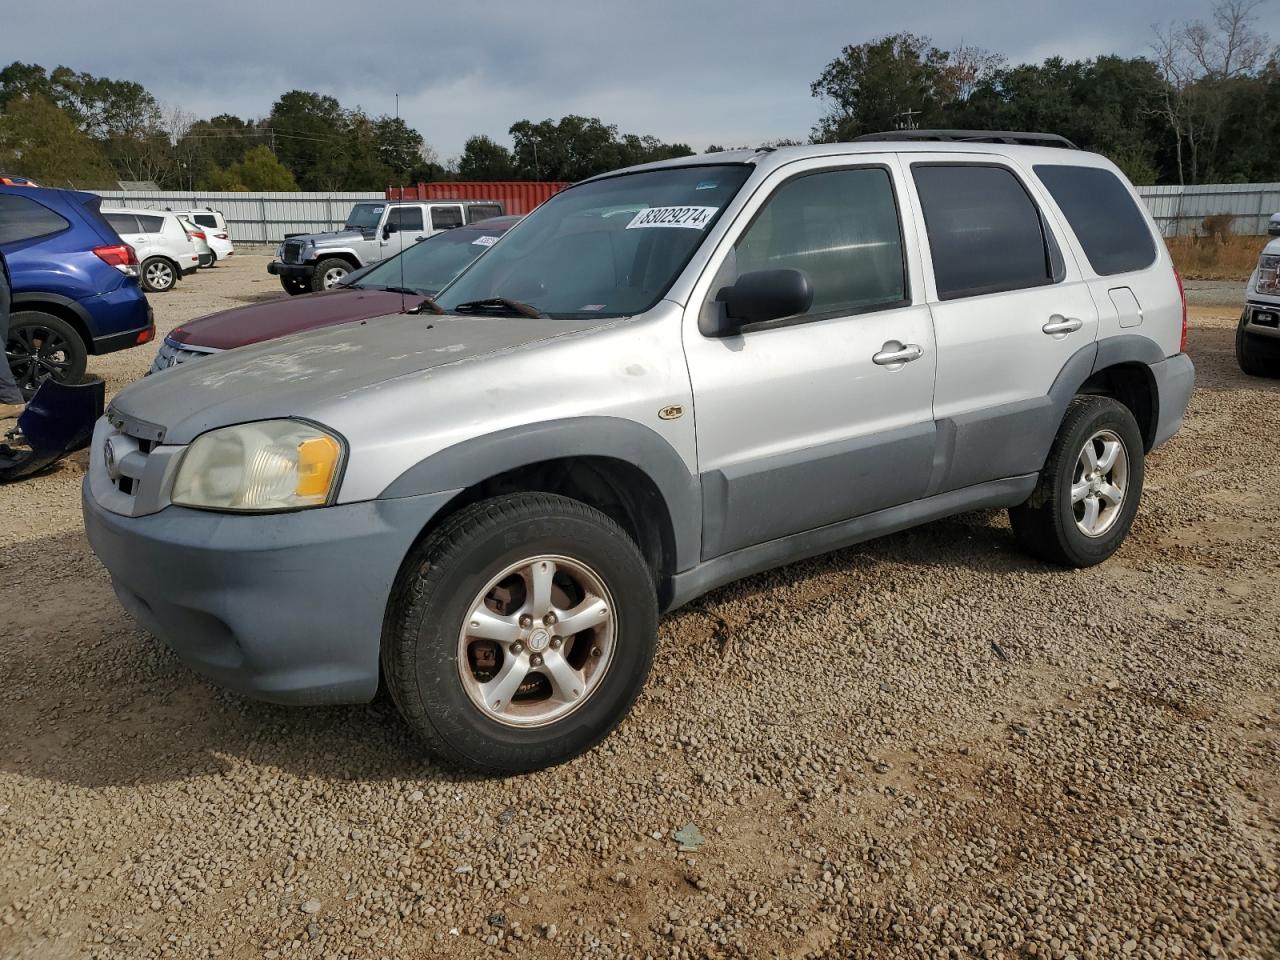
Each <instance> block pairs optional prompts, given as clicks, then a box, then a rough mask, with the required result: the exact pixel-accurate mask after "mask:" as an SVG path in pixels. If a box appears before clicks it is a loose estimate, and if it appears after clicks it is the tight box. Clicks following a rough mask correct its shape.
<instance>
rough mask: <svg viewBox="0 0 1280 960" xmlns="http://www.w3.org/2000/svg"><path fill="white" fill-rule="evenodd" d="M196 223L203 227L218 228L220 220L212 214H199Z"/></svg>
mask: <svg viewBox="0 0 1280 960" xmlns="http://www.w3.org/2000/svg"><path fill="white" fill-rule="evenodd" d="M195 221H196V223H198V224H200V226H202V227H216V226H217V225H218V218H217V217H215V216H214V215H213V214H212V213H197V214H196V215H195Z"/></svg>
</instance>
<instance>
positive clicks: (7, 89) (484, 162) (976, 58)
mask: <svg viewBox="0 0 1280 960" xmlns="http://www.w3.org/2000/svg"><path fill="white" fill-rule="evenodd" d="M1262 2H1263V0H1217V2H1216V3H1215V5H1214V6H1213V7H1212V9H1211V10H1210V13H1209V16H1208V18H1207V19H1203V20H1191V21H1185V22H1180V23H1175V24H1170V25H1167V26H1165V27H1161V28H1157V29H1156V30H1155V31H1154V35H1153V39H1152V43H1151V53H1150V55H1149V56H1145V57H1120V56H1114V55H1103V56H1098V57H1094V58H1090V59H1085V60H1066V59H1063V58H1061V57H1050V58H1048V59H1046V60H1045V61H1043V62H1042V63H1039V64H1020V65H1015V66H1010V65H1009V64H1008V63H1007V62H1006V60H1005V58H1004V57H1003V56H1002V55H1000V54H998V53H992V52H990V51H987V50H983V49H980V48H978V47H973V46H963V45H962V46H959V47H956V48H954V49H952V50H943V49H940V48H938V47H937V46H935V45H934V43H933V42H932V41H931V40H930V39H929V38H928V37H922V36H917V35H914V34H910V33H898V34H892V35H889V36H884V37H879V38H876V39H874V40H870V41H866V42H863V43H859V44H851V45H849V46H847V47H845V48H844V49H843V50H842V51H841V53H840V55H839V56H837V57H836V58H835V59H834V60H832V61H831V62H830V63H828V64H827V65H826V66H825V67H824V68H823V70H822V72H821V73H820V74H819V76H818V77H817V79H815V80H814V81H813V83H812V84H811V87H810V92H811V93H812V95H813V96H814V97H816V98H818V99H819V100H820V101H821V102H822V103H823V104H824V112H823V114H822V116H821V118H820V119H819V121H818V123H817V124H816V125H815V126H814V127H813V129H812V130H811V131H810V132H809V136H808V139H809V140H810V141H811V142H815V143H821V142H834V141H840V140H848V139H851V138H853V137H856V136H859V135H862V134H865V133H872V132H877V131H882V130H894V129H903V128H939V127H942V128H962V129H983V130H1036V131H1045V132H1052V133H1058V134H1062V135H1063V136H1066V137H1067V138H1069V139H1071V140H1072V141H1074V142H1075V143H1076V144H1078V145H1079V146H1081V147H1083V148H1085V149H1088V150H1094V151H1097V152H1099V153H1103V154H1105V155H1106V156H1108V157H1110V158H1111V159H1112V160H1113V161H1115V163H1116V164H1117V165H1119V166H1120V167H1121V168H1122V169H1123V170H1124V171H1125V172H1126V173H1127V174H1128V175H1129V177H1130V178H1131V179H1132V180H1133V181H1134V182H1135V183H1139V184H1148V183H1206V182H1253V181H1274V180H1280V137H1277V136H1276V132H1277V131H1276V127H1277V125H1280V52H1278V51H1277V48H1276V47H1275V46H1273V45H1272V43H1271V41H1270V39H1269V37H1268V36H1267V35H1266V34H1265V33H1263V32H1261V31H1260V30H1259V29H1258V28H1257V19H1258V16H1257V15H1258V10H1259V8H1260V6H1261V4H1262ZM508 133H509V135H510V138H511V146H509V147H508V146H505V145H503V144H501V143H498V142H496V141H495V140H493V139H492V138H490V137H488V136H484V135H476V136H473V137H471V138H469V139H468V140H467V141H466V144H465V145H464V147H463V151H462V153H461V155H460V156H458V157H456V158H453V159H450V160H448V161H441V159H440V158H439V157H438V156H437V154H436V152H435V151H434V150H433V149H432V147H431V146H430V144H429V143H428V142H427V141H426V139H425V138H424V137H423V135H422V134H421V133H420V132H419V131H417V130H414V129H413V128H412V127H410V126H408V125H407V124H406V123H405V122H404V121H403V120H401V119H399V118H398V117H392V116H387V115H385V114H384V115H377V116H374V115H371V114H369V113H368V112H366V111H365V110H363V109H361V108H360V107H354V108H348V107H344V106H343V105H342V104H341V103H339V101H338V100H337V99H336V98H334V97H332V96H328V95H325V94H321V93H316V92H311V91H305V90H291V91H289V92H287V93H285V94H283V95H282V96H280V97H279V98H278V99H277V100H276V101H275V102H274V103H273V104H272V107H271V110H270V112H269V113H268V114H267V116H265V117H260V118H254V119H244V118H241V117H237V116H234V115H231V114H221V115H219V116H215V117H211V118H208V119H197V118H195V117H193V116H191V115H190V114H188V113H186V112H185V111H183V110H181V109H180V108H177V107H167V106H165V105H163V104H161V103H160V102H159V101H158V100H157V99H156V98H155V97H154V96H153V95H152V94H151V93H149V92H148V91H147V90H146V89H145V88H144V87H142V86H141V85H140V84H138V83H134V82H132V81H128V80H114V79H110V78H106V77H95V76H93V75H91V74H88V73H78V72H76V71H74V70H72V69H71V68H69V67H65V66H58V67H55V68H54V69H53V70H46V69H45V68H44V67H43V66H40V65H38V64H28V63H22V62H18V61H15V62H14V63H11V64H9V65H8V66H7V67H4V68H3V69H0V172H8V173H16V174H23V175H27V176H30V177H32V178H34V179H37V180H39V181H41V182H45V183H49V184H53V185H75V186H80V187H90V188H92V187H113V186H115V185H116V182H117V181H120V180H144V181H146V180H149V181H154V182H156V183H158V184H159V185H160V186H161V187H164V188H168V189H188V190H190V189H199V190H321V191H329V190H381V189H383V188H385V187H387V186H389V185H394V184H396V183H416V182H419V181H431V180H440V179H462V180H579V179H582V178H584V177H588V176H592V175H594V174H597V173H602V172H604V171H606V170H612V169H616V168H617V167H621V166H627V165H629V164H635V163H644V162H648V161H651V160H660V159H665V158H668V157H678V156H687V155H691V154H692V153H693V152H694V151H693V149H692V148H691V147H690V146H689V145H688V144H686V143H666V142H664V141H662V140H660V139H659V138H657V137H655V136H649V135H637V134H630V133H619V131H618V128H617V127H616V126H615V125H613V124H608V123H605V122H604V121H602V120H600V119H599V118H595V117H580V116H572V115H571V116H566V117H562V118H560V119H559V120H552V119H546V120H542V121H538V122H535V121H532V120H527V119H526V120H519V121H517V122H516V123H514V124H512V126H511V127H510V129H509V130H508ZM796 142H799V141H798V140H775V141H772V142H771V144H769V145H774V146H776V145H782V144H789V143H796ZM752 146H755V144H752ZM721 149H724V147H722V146H719V145H714V144H713V145H710V146H708V147H706V151H707V152H715V151H718V150H721Z"/></svg>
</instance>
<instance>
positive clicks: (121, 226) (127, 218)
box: [103, 213, 139, 234]
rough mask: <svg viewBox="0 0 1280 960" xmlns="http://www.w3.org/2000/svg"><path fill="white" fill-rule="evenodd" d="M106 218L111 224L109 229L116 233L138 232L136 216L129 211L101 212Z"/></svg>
mask: <svg viewBox="0 0 1280 960" xmlns="http://www.w3.org/2000/svg"><path fill="white" fill-rule="evenodd" d="M103 216H105V217H106V218H107V223H109V224H111V229H112V230H114V231H115V232H116V233H121V234H123V233H138V232H139V230H138V218H137V217H135V216H134V215H133V214H131V213H107V214H103Z"/></svg>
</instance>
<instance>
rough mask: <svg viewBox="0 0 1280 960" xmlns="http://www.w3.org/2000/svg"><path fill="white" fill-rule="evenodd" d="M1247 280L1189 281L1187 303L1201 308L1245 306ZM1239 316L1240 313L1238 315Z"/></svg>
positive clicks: (1237, 307) (1238, 307) (1237, 308)
mask: <svg viewBox="0 0 1280 960" xmlns="http://www.w3.org/2000/svg"><path fill="white" fill-rule="evenodd" d="M1245 286H1246V280H1243V279H1242V280H1188V281H1186V284H1185V289H1186V291H1187V303H1190V304H1194V305H1196V306H1201V307H1233V308H1235V309H1236V310H1237V311H1238V310H1239V309H1240V307H1242V306H1244V288H1245ZM1236 315H1237V316H1239V313H1237V314H1236Z"/></svg>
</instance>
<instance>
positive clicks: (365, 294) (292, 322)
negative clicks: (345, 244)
mask: <svg viewBox="0 0 1280 960" xmlns="http://www.w3.org/2000/svg"><path fill="white" fill-rule="evenodd" d="M421 299H422V298H421V297H409V298H407V299H404V300H402V298H401V296H400V294H398V293H387V292H386V291H385V290H327V291H325V292H324V293H310V294H304V295H303V296H300V297H287V296H286V297H282V298H280V299H279V300H268V301H266V302H265V303H255V304H251V305H250V306H247V307H236V308H234V309H232V310H223V311H222V312H221V313H211V314H209V315H208V316H207V317H200V318H199V319H197V320H192V321H190V322H189V323H184V324H183V325H182V326H180V327H178V328H177V329H176V330H174V331H173V332H172V333H170V334H169V337H168V339H170V340H172V341H174V342H175V343H189V344H192V345H193V346H198V347H210V348H212V349H215V350H230V349H232V348H233V347H243V346H245V345H246V344H250V343H259V342H261V341H263V340H274V339H275V338H276V337H284V336H288V335H289V334H291V333H299V332H301V331H303V330H314V329H316V328H317V327H332V326H334V325H335V324H339V323H348V322H349V321H352V320H367V319H368V318H369V317H381V316H384V315H386V314H388V313H400V311H401V304H402V303H404V304H405V305H406V306H411V307H412V306H415V305H416V304H417V302H418V301H419V300H421Z"/></svg>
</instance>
